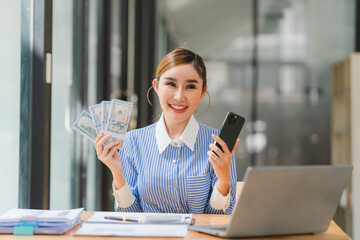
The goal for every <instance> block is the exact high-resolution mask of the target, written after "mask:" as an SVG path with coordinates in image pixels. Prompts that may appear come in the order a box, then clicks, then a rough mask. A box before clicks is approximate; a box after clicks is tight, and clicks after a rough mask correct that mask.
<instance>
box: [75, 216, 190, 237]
mask: <svg viewBox="0 0 360 240" xmlns="http://www.w3.org/2000/svg"><path fill="white" fill-rule="evenodd" d="M192 220H193V218H192V214H171V213H123V212H96V213H95V214H94V215H93V216H92V217H91V218H90V219H88V220H87V221H86V222H84V223H83V224H82V226H81V228H80V229H79V230H78V231H77V232H76V235H86V236H127V237H185V236H186V234H187V232H188V227H189V225H190V224H191V223H192Z"/></svg>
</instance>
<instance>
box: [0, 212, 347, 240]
mask: <svg viewBox="0 0 360 240" xmlns="http://www.w3.org/2000/svg"><path fill="white" fill-rule="evenodd" d="M93 214H94V212H84V213H83V215H82V216H81V220H82V221H85V220H86V219H88V218H89V217H90V216H92V215H93ZM193 216H194V218H195V225H210V224H211V225H216V224H227V223H228V222H229V220H230V216H229V215H209V214H194V215H193ZM79 228H80V225H78V226H76V227H74V228H73V229H71V230H70V231H68V232H67V233H66V234H65V235H34V236H26V237H25V236H14V235H3V234H0V240H3V239H44V240H45V239H78V240H80V239H91V240H92V239H94V240H98V239H105V240H108V239H109V240H110V239H122V238H123V239H129V238H128V237H89V236H74V233H75V232H76V231H77V230H78V229H79ZM130 239H131V240H137V239H154V238H135V237H131V238H130ZM159 239H166V238H159ZM171 239H222V238H217V237H213V236H210V235H207V234H202V233H198V232H195V231H193V230H189V232H188V234H187V236H186V238H171ZM241 239H243V240H245V239H247V238H241ZM248 239H251V240H255V239H266V240H269V239H291V240H296V239H301V240H303V239H305V240H306V239H312V240H325V239H327V240H330V239H331V240H340V239H347V240H349V239H350V238H349V237H348V236H347V235H346V234H345V233H344V231H342V230H341V228H340V227H339V226H338V225H336V223H335V222H334V221H332V222H331V224H330V226H329V228H328V230H327V231H326V232H324V233H321V234H311V235H297V236H281V237H279V236H277V237H263V238H248Z"/></svg>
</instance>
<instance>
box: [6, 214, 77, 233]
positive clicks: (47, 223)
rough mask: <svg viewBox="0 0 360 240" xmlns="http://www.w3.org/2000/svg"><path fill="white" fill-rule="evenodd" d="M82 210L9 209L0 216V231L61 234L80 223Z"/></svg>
mask: <svg viewBox="0 0 360 240" xmlns="http://www.w3.org/2000/svg"><path fill="white" fill-rule="evenodd" d="M83 210H84V209H83V208H77V209H70V210H36V209H11V210H10V211H8V212H6V213H4V214H3V215H1V216H0V233H7V234H9V233H10V234H11V233H14V234H63V233H65V232H66V231H68V230H69V229H71V228H73V227H74V226H75V225H77V224H79V223H80V216H81V213H82V212H83Z"/></svg>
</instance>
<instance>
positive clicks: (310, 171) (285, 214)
mask: <svg viewBox="0 0 360 240" xmlns="http://www.w3.org/2000/svg"><path fill="white" fill-rule="evenodd" d="M351 171H352V166H335V165H321V166H267V167H264V166H263V167H248V169H247V170H246V173H245V177H244V179H245V184H244V187H243V190H242V192H241V195H240V197H239V199H238V201H237V203H236V205H235V207H234V210H233V213H232V216H231V219H230V223H229V224H228V225H206V226H190V229H192V230H195V231H198V232H202V233H207V234H210V235H215V236H219V237H226V238H241V237H261V236H274V235H293V234H309V233H320V232H324V231H326V230H327V228H328V226H329V225H330V222H331V220H332V218H333V215H334V214H335V211H336V208H337V205H338V202H339V201H340V197H341V195H342V192H343V190H344V187H345V184H346V183H347V180H348V178H349V175H350V173H351Z"/></svg>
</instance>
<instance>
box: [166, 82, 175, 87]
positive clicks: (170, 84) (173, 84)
mask: <svg viewBox="0 0 360 240" xmlns="http://www.w3.org/2000/svg"><path fill="white" fill-rule="evenodd" d="M166 85H168V86H171V87H175V86H176V85H175V83H173V82H167V83H166Z"/></svg>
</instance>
